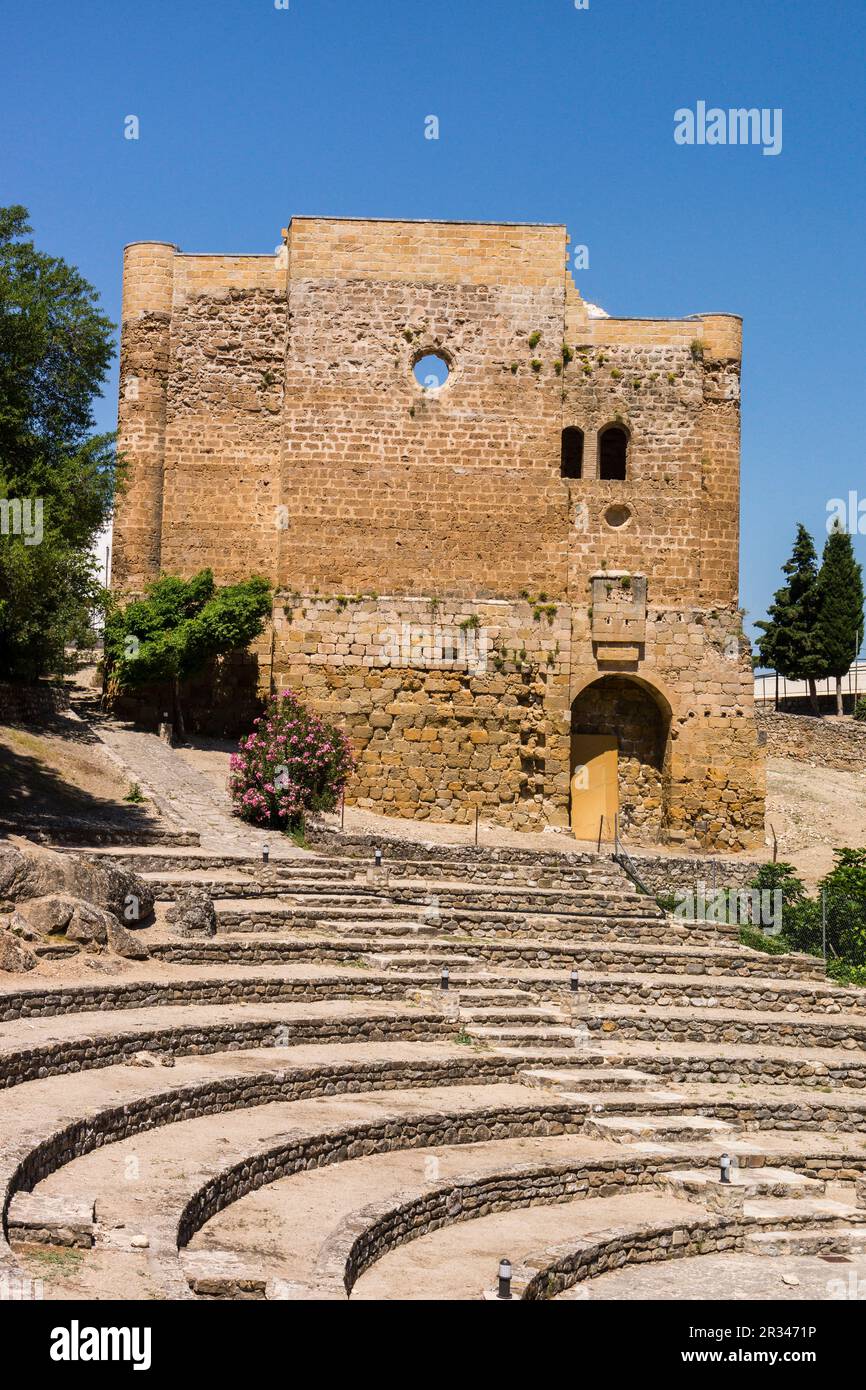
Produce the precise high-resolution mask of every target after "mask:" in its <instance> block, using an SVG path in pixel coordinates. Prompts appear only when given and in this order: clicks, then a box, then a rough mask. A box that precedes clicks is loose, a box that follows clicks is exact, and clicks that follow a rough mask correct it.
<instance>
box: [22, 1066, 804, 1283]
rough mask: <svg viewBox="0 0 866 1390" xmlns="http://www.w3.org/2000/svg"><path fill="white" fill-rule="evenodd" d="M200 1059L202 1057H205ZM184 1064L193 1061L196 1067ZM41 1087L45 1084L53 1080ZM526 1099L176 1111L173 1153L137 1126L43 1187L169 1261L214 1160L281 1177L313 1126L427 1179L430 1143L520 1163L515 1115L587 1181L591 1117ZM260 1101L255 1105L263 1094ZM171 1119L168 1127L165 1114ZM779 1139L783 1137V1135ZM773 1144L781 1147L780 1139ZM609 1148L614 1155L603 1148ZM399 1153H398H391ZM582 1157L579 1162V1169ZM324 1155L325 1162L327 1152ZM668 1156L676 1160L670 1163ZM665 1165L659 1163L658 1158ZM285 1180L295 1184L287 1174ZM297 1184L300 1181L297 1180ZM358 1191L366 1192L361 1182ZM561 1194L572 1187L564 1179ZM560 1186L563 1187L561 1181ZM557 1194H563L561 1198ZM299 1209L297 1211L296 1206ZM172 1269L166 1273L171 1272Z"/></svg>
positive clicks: (344, 1152) (473, 1096) (525, 1157)
mask: <svg viewBox="0 0 866 1390" xmlns="http://www.w3.org/2000/svg"><path fill="white" fill-rule="evenodd" d="M197 1060H199V1062H201V1060H203V1059H197ZM184 1065H185V1066H189V1063H186V1064H184ZM39 1084H40V1085H43V1086H44V1083H39ZM524 1097H526V1092H525V1090H524V1091H523V1092H522V1094H521V1090H520V1088H519V1087H516V1086H513V1085H512V1086H501V1085H493V1086H486V1087H484V1088H482V1089H481V1090H480V1091H479V1090H478V1089H477V1088H476V1089H473V1088H471V1087H469V1088H467V1087H462V1088H461V1087H460V1086H459V1085H457V1086H451V1087H449V1088H448V1089H447V1090H441V1091H438V1092H437V1090H436V1088H435V1087H434V1088H432V1089H431V1090H429V1091H426V1092H424V1093H422V1094H420V1095H418V1096H417V1097H416V1096H415V1095H414V1094H413V1093H412V1092H408V1091H407V1092H400V1091H399V1090H398V1091H391V1092H388V1093H387V1094H382V1095H381V1096H377V1095H376V1094H375V1093H370V1092H367V1093H366V1094H365V1095H363V1096H357V1097H332V1098H330V1099H328V1100H311V1101H303V1100H297V1101H294V1102H292V1103H291V1104H289V1105H285V1104H284V1103H280V1102H279V1101H276V1102H274V1101H271V1103H270V1104H266V1105H264V1106H259V1107H257V1108H256V1109H254V1110H253V1111H252V1112H250V1111H248V1110H247V1111H245V1112H244V1113H243V1114H240V1113H235V1114H232V1113H226V1111H225V1110H223V1111H222V1112H220V1113H217V1114H215V1115H205V1116H202V1117H200V1118H190V1119H185V1118H183V1116H184V1114H189V1113H190V1112H189V1109H184V1108H182V1107H181V1108H179V1109H178V1111H177V1112H176V1114H177V1116H178V1119H177V1123H176V1124H174V1125H173V1126H172V1130H171V1136H170V1143H171V1148H170V1152H169V1151H167V1149H166V1136H165V1132H164V1130H160V1129H157V1130H155V1131H150V1130H147V1131H141V1130H140V1129H139V1130H134V1131H133V1134H132V1136H131V1137H130V1138H128V1139H126V1138H123V1137H122V1136H121V1137H119V1138H118V1139H117V1142H116V1143H115V1144H109V1145H103V1146H99V1147H97V1149H96V1150H92V1151H91V1152H89V1153H88V1154H86V1155H85V1156H82V1157H81V1158H80V1159H73V1161H72V1162H70V1163H67V1164H65V1165H64V1167H63V1168H62V1169H61V1170H58V1171H57V1172H55V1173H53V1174H52V1175H51V1176H49V1177H48V1178H46V1180H45V1181H44V1182H42V1183H41V1184H40V1185H39V1188H38V1189H37V1192H38V1195H47V1196H51V1195H56V1194H57V1193H58V1192H60V1191H62V1192H63V1193H64V1194H66V1195H68V1194H70V1193H71V1194H72V1195H73V1196H74V1197H75V1198H76V1199H78V1200H90V1199H91V1198H92V1200H94V1201H95V1202H96V1209H97V1224H98V1227H99V1229H100V1231H101V1232H102V1233H103V1237H105V1235H106V1233H109V1234H110V1233H111V1232H115V1233H116V1232H120V1233H121V1235H120V1238H119V1239H120V1242H121V1245H122V1244H123V1242H124V1241H125V1243H126V1246H125V1248H126V1249H127V1250H128V1249H129V1241H130V1239H135V1238H139V1237H146V1238H147V1240H148V1242H149V1248H150V1250H151V1251H152V1252H153V1253H154V1255H155V1256H156V1257H157V1259H158V1260H159V1259H162V1260H163V1261H165V1260H167V1259H168V1257H169V1256H170V1255H171V1250H172V1232H173V1231H174V1229H175V1227H176V1223H177V1221H178V1220H179V1219H180V1216H181V1213H182V1212H183V1210H184V1209H185V1208H187V1207H188V1205H189V1203H190V1202H191V1201H192V1199H193V1195H194V1193H195V1191H196V1190H197V1189H198V1187H199V1186H200V1185H201V1184H202V1183H205V1184H207V1183H209V1182H210V1181H211V1179H212V1178H213V1175H214V1172H215V1161H216V1168H217V1169H218V1170H219V1171H221V1172H224V1173H227V1174H229V1175H230V1174H231V1173H232V1171H233V1168H232V1165H233V1164H234V1163H236V1162H238V1161H240V1162H241V1164H242V1166H243V1168H244V1171H246V1165H247V1163H248V1160H249V1155H250V1154H256V1153H258V1154H261V1155H262V1162H264V1163H266V1165H267V1171H268V1173H269V1177H271V1178H272V1177H273V1176H278V1174H273V1173H271V1171H270V1162H269V1160H268V1154H270V1153H271V1152H272V1146H273V1142H274V1141H275V1140H278V1141H279V1143H280V1144H281V1145H283V1146H284V1145H285V1142H286V1130H287V1128H288V1130H289V1136H290V1142H291V1143H293V1142H296V1141H298V1136H299V1135H303V1133H304V1132H305V1131H306V1132H307V1133H308V1134H309V1135H310V1142H311V1143H313V1144H314V1145H317V1144H318V1143H319V1140H318V1139H317V1137H316V1136H317V1135H319V1134H322V1135H326V1134H332V1135H333V1142H334V1143H335V1144H336V1145H337V1148H336V1150H335V1153H336V1154H337V1155H339V1157H341V1158H342V1159H344V1160H348V1161H351V1162H354V1159H355V1156H356V1154H357V1155H358V1156H361V1155H363V1154H364V1153H365V1152H368V1151H369V1150H368V1148H367V1145H368V1142H369V1140H368V1138H367V1136H368V1135H369V1136H370V1138H371V1139H372V1137H373V1135H374V1134H378V1135H380V1136H381V1141H380V1140H375V1141H374V1142H377V1143H378V1142H384V1143H385V1147H386V1149H391V1148H392V1147H394V1146H395V1145H396V1147H398V1148H400V1149H404V1148H406V1146H407V1145H408V1147H410V1148H416V1149H417V1147H419V1146H420V1147H421V1148H422V1150H423V1154H422V1156H421V1157H419V1158H416V1160H415V1162H416V1164H417V1170H418V1172H419V1176H420V1173H421V1171H422V1170H423V1168H424V1166H425V1162H426V1157H427V1156H429V1154H430V1152H431V1146H433V1147H436V1146H437V1144H438V1143H439V1142H444V1143H445V1144H446V1145H447V1144H449V1143H450V1144H454V1143H458V1144H461V1145H465V1144H470V1145H473V1155H472V1158H473V1164H472V1169H471V1170H470V1171H471V1172H472V1173H475V1172H476V1169H477V1162H478V1155H479V1152H480V1150H479V1149H478V1148H475V1147H474V1146H475V1145H478V1144H486V1145H487V1146H488V1152H489V1153H490V1157H491V1160H492V1162H491V1164H490V1165H489V1166H490V1167H492V1168H494V1169H495V1170H496V1171H499V1170H500V1169H501V1167H502V1164H503V1162H505V1161H506V1160H507V1159H511V1161H512V1162H513V1158H514V1156H515V1151H514V1146H513V1144H512V1148H511V1149H510V1150H507V1149H506V1148H505V1147H504V1145H505V1143H506V1142H510V1141H508V1134H509V1132H511V1131H509V1130H502V1137H501V1140H497V1139H496V1138H495V1132H496V1130H497V1128H500V1127H501V1126H502V1125H503V1124H504V1123H505V1121H506V1120H509V1117H510V1120H509V1123H510V1124H511V1125H512V1129H513V1125H514V1124H516V1125H517V1130H516V1134H517V1135H519V1134H520V1133H525V1134H526V1135H527V1136H531V1135H533V1134H538V1135H541V1136H543V1135H547V1134H549V1133H550V1132H551V1126H556V1125H557V1124H558V1125H559V1127H560V1128H563V1127H570V1128H571V1129H572V1131H573V1133H572V1134H571V1135H570V1136H569V1138H568V1140H567V1141H565V1140H563V1141H557V1140H555V1139H552V1138H551V1139H548V1140H547V1141H546V1146H547V1152H546V1153H545V1155H544V1158H545V1161H546V1163H548V1164H549V1162H550V1160H551V1158H552V1157H553V1156H554V1153H553V1151H552V1150H551V1147H550V1146H551V1145H556V1144H557V1143H558V1144H559V1150H560V1152H561V1153H563V1155H564V1156H566V1157H567V1159H568V1161H569V1165H570V1170H571V1171H572V1181H573V1182H576V1183H577V1184H578V1186H579V1185H580V1184H581V1183H583V1182H584V1179H583V1178H582V1177H581V1166H580V1162H579V1159H580V1154H581V1152H582V1153H583V1154H584V1155H585V1156H586V1158H590V1157H595V1156H597V1155H598V1153H599V1150H598V1149H597V1147H596V1142H597V1141H594V1140H589V1139H580V1138H579V1137H575V1135H579V1131H580V1129H581V1126H582V1125H583V1122H584V1117H583V1115H582V1114H581V1113H580V1112H579V1111H578V1112H576V1111H575V1109H574V1107H573V1106H568V1105H566V1106H561V1107H553V1108H551V1106H550V1104H548V1105H547V1106H546V1107H545V1106H543V1105H542V1106H541V1107H540V1108H532V1107H527V1106H526V1103H525V1099H524ZM262 1099H265V1098H264V1097H262ZM251 1103H252V1104H254V1105H255V1100H252V1102H251ZM569 1117H571V1119H570V1124H569ZM359 1119H360V1120H361V1122H362V1124H361V1128H360V1129H358V1124H357V1122H358V1120H359ZM347 1122H350V1123H351V1124H353V1125H354V1130H353V1132H355V1133H357V1134H358V1136H359V1139H358V1143H357V1146H356V1148H354V1149H353V1146H352V1144H351V1143H349V1144H348V1145H347V1142H346V1139H345V1133H346V1131H345V1130H344V1128H343V1126H344V1125H345V1124H346V1123H347ZM91 1123H93V1121H91ZM162 1123H165V1116H164V1115H163V1118H162ZM407 1124H408V1125H409V1129H408V1130H407V1132H406V1135H405V1138H403V1139H400V1137H399V1136H398V1134H397V1131H396V1129H395V1126H397V1127H399V1126H401V1125H407ZM418 1124H421V1125H422V1126H424V1127H423V1128H422V1129H421V1130H420V1131H419V1132H418V1133H416V1132H415V1128H413V1127H414V1126H417V1125H418ZM367 1125H372V1126H373V1128H372V1130H370V1129H368V1128H366V1127H365V1126H367ZM323 1126H324V1128H323ZM430 1126H432V1128H431V1127H430ZM253 1133H254V1134H255V1136H256V1138H255V1140H251V1134H253ZM419 1138H420V1140H421V1143H420V1145H419V1143H418V1141H419ZM771 1138H774V1139H775V1136H771ZM778 1140H779V1142H780V1143H782V1144H784V1145H785V1146H792V1145H795V1144H796V1143H797V1142H800V1143H803V1142H804V1141H803V1140H802V1139H800V1140H799V1141H798V1136H796V1135H794V1136H791V1135H784V1136H778ZM805 1143H806V1145H807V1147H808V1149H809V1151H812V1150H814V1149H816V1148H817V1149H818V1150H821V1149H822V1148H823V1147H825V1146H824V1144H823V1143H822V1141H821V1140H820V1139H817V1138H815V1137H813V1136H809V1137H808V1139H807V1140H806V1141H805ZM533 1144H534V1141H533V1140H532V1139H531V1138H530V1139H525V1140H519V1142H518V1147H517V1155H519V1158H520V1160H521V1163H522V1165H523V1167H522V1168H521V1170H520V1172H519V1173H516V1174H515V1175H514V1177H513V1179H512V1180H511V1185H512V1188H513V1189H514V1191H515V1192H516V1193H517V1194H518V1200H521V1198H520V1192H521V1188H522V1185H523V1184H525V1183H526V1172H527V1168H526V1165H527V1164H528V1163H529V1161H530V1159H533V1158H536V1159H537V1157H538V1155H537V1154H533V1152H531V1150H532V1146H533ZM770 1148H771V1149H772V1144H771V1145H770ZM717 1150H718V1146H717V1145H713V1146H711V1148H710V1149H709V1151H706V1150H705V1151H704V1158H703V1161H704V1162H710V1161H714V1159H715V1158H716V1155H717ZM316 1151H318V1150H316ZM463 1152H464V1153H465V1152H466V1150H465V1149H464V1150H463ZM601 1152H602V1154H603V1153H605V1152H607V1150H606V1149H605V1147H604V1145H602V1150H601ZM620 1154H622V1149H621V1147H620ZM68 1156H69V1155H68V1154H67V1157H68ZM133 1157H134V1159H135V1163H136V1172H137V1174H138V1178H137V1181H136V1183H135V1184H133V1185H132V1188H130V1185H129V1184H124V1183H120V1184H118V1183H117V1182H112V1180H111V1177H112V1174H113V1173H117V1172H120V1171H125V1170H126V1169H127V1168H128V1165H129V1162H130V1160H131V1159H132V1158H133ZM391 1157H392V1155H391V1154H390V1153H389V1154H388V1155H387V1158H388V1159H390V1158H391ZM575 1160H578V1163H577V1167H576V1168H575V1167H574V1163H575ZM321 1161H323V1160H322V1159H321V1158H320V1162H321ZM437 1161H438V1150H437ZM622 1161H624V1160H623V1159H622V1158H618V1159H611V1160H609V1163H610V1164H611V1166H610V1170H609V1171H610V1173H611V1175H613V1174H615V1173H616V1172H617V1169H618V1166H619V1165H620V1164H621V1162H622ZM666 1161H667V1163H668V1165H669V1163H670V1160H669V1159H668V1160H666ZM298 1162H299V1163H300V1164H301V1172H300V1180H301V1181H303V1180H304V1169H308V1168H309V1167H310V1164H309V1160H308V1158H307V1157H305V1151H303V1152H301V1151H299V1153H298ZM656 1163H657V1166H658V1161H656ZM663 1172H664V1168H663V1167H662V1168H660V1169H659V1173H660V1176H661V1174H662V1173H663ZM283 1181H285V1182H287V1183H288V1182H289V1180H288V1179H286V1180H283ZM291 1181H292V1182H294V1181H295V1177H293V1178H292V1179H291ZM346 1181H347V1183H348V1184H349V1187H348V1188H347V1190H351V1178H350V1177H348V1175H347V1178H346ZM544 1181H545V1182H546V1183H549V1181H550V1179H549V1178H547V1177H545V1179H544ZM601 1181H604V1179H603V1178H602V1179H601ZM428 1182H429V1179H428ZM426 1186H427V1183H425V1187H426ZM354 1190H355V1191H358V1190H359V1189H358V1187H357V1185H356V1186H355V1188H354ZM360 1190H361V1191H363V1193H364V1196H365V1200H369V1192H368V1190H367V1184H366V1183H362V1186H361V1189H360ZM545 1190H546V1189H545ZM559 1190H560V1191H562V1192H565V1191H566V1189H564V1188H562V1187H561V1184H560V1185H559ZM553 1191H554V1192H556V1191H557V1187H556V1186H554V1188H553ZM547 1200H549V1197H548V1198H547ZM554 1200H558V1198H556V1197H554ZM131 1202H132V1204H133V1206H132V1207H130V1203H131ZM297 1210H298V1208H297V1207H296V1208H295V1211H297ZM305 1210H307V1209H306V1208H305ZM308 1216H309V1212H308V1210H307V1216H306V1217H305V1222H304V1223H303V1224H304V1226H305V1227H307V1226H308ZM296 1224H297V1223H296ZM115 1239H117V1237H115ZM97 1244H98V1245H100V1246H102V1245H104V1244H105V1239H104V1238H103V1239H100V1240H98V1241H97ZM169 1264H170V1260H169ZM165 1273H166V1271H165V1270H164V1271H163V1274H164V1275H165ZM174 1296H177V1295H176V1294H175V1295H174Z"/></svg>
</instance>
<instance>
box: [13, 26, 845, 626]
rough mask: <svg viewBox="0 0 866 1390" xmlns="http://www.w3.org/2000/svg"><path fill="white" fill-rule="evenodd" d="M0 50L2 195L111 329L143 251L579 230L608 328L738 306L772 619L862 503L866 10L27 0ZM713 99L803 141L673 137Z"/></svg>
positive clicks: (109, 418)
mask: <svg viewBox="0 0 866 1390" xmlns="http://www.w3.org/2000/svg"><path fill="white" fill-rule="evenodd" d="M2 33H3V49H4V55H3V70H4V80H3V83H2V85H0V132H2V135H0V200H2V201H3V202H5V203H9V202H20V203H24V204H25V205H26V206H27V207H28V208H29V209H30V213H31V217H32V221H33V224H34V228H35V232H36V238H37V242H38V244H39V245H40V246H41V247H42V248H44V249H46V250H49V251H52V252H54V253H56V254H58V255H62V256H64V257H65V258H67V259H69V260H71V261H72V262H74V263H75V264H77V265H78V266H79V267H80V268H81V270H82V272H83V273H84V274H85V275H86V276H87V277H88V279H90V280H91V281H92V282H93V284H94V285H95V286H96V287H97V289H98V290H99V293H100V295H101V296H102V299H103V302H104V305H105V307H106V310H107V312H108V313H109V314H110V315H111V316H112V318H113V319H114V320H115V321H116V320H117V318H118V315H119V308H120V273H121V251H122V247H123V245H124V243H125V242H127V241H134V240H140V239H147V238H157V239H163V240H168V241H175V242H177V243H178V244H179V245H180V246H181V247H182V248H183V249H184V250H186V251H238V252H262V251H271V250H272V249H273V248H274V247H275V245H276V243H277V241H278V239H279V230H280V227H282V226H285V225H286V222H287V220H288V219H289V218H290V217H291V216H292V214H293V213H304V214H312V215H315V214H321V215H340V216H379V217H429V218H467V219H473V218H477V219H481V220H490V221H499V220H503V221H535V222H565V223H566V224H567V225H568V227H569V229H570V231H571V234H572V237H573V240H574V241H575V242H576V243H584V244H586V245H587V246H588V247H589V252H590V265H589V268H588V269H587V270H582V271H580V272H578V273H577V274H576V277H575V278H576V279H577V282H578V285H579V287H580V289H581V292H582V293H583V294H584V296H585V297H586V298H588V299H590V300H593V301H595V302H596V303H598V304H601V305H602V306H603V307H604V308H605V309H607V311H608V312H609V313H612V314H623V315H650V316H651V315H662V316H663V315H681V314H682V315H685V314H690V313H696V312H700V311H705V310H727V311H730V312H735V313H740V314H742V315H743V316H744V319H745V323H746V337H745V364H744V397H743V557H742V602H743V603H744V605H745V607H746V608H747V609H748V610H749V614H750V620H751V619H754V618H756V617H760V616H762V614H763V613H764V611H765V609H766V605H767V602H768V600H769V598H770V596H771V594H772V591H773V589H774V588H775V587H777V585H778V583H779V582H780V580H779V566H780V565H781V563H782V562H783V561H784V560H785V559H786V558H787V555H788V553H789V551H790V547H791V542H792V540H793V534H794V528H795V524H796V522H797V521H798V520H802V521H803V522H805V524H806V525H807V526H808V527H809V529H810V530H811V531H812V533H813V535H815V537H816V540H817V542H818V544H819V545H821V544H823V539H824V535H825V519H826V514H827V513H826V506H827V502H828V500H829V499H830V498H832V497H845V496H847V494H848V493H849V491H850V490H855V491H856V492H857V494H858V496H859V498H861V499H866V468H864V454H863V444H862V440H861V435H860V428H861V417H862V414H863V404H864V402H863V380H864V372H863V361H862V358H863V353H864V341H866V339H864V332H863V327H862V320H863V310H864V284H866V274H864V268H863V258H864V235H863V231H864V225H866V222H864V212H866V207H864V204H866V196H864V187H866V185H864V152H866V109H864V108H866V102H864V95H866V76H864V50H866V45H864V39H866V5H864V4H863V2H862V0H716V3H715V4H713V5H699V4H696V3H695V0H589V8H588V9H585V10H578V9H577V8H576V7H575V3H574V0H435V3H430V4H423V3H413V0H289V7H288V8H287V9H277V8H276V7H275V4H274V0H138V3H136V4H123V3H118V0H86V3H85V4H83V5H81V4H78V5H74V4H70V3H69V0H40V3H38V4H27V3H23V0H18V3H17V4H14V5H13V4H12V3H11V0H6V3H5V5H4V7H3V15H2ZM699 100H704V101H706V102H707V103H708V104H709V105H710V106H720V107H724V108H728V107H740V106H747V107H752V106H757V107H761V108H763V107H769V108H777V107H780V108H782V110H783V113H784V115H783V132H784V139H783V149H782V153H781V154H780V155H778V156H777V157H767V156H764V155H763V154H762V152H761V150H760V148H757V147H740V146H728V147H710V146H703V147H699V146H694V147H682V146H678V145H676V144H675V143H674V139H673V130H674V111H675V110H676V109H677V108H680V107H694V106H695V105H696V103H697V102H698V101H699ZM131 114H133V115H137V116H138V117H139V120H140V139H139V140H138V141H130V140H126V139H124V135H123V130H124V119H125V117H126V116H128V115H131ZM431 114H432V115H436V116H438V118H439V121H440V138H439V140H438V141H432V140H426V139H425V138H424V122H425V117H427V116H428V115H431ZM114 390H115V382H114V380H112V383H111V386H110V388H109V390H108V391H107V393H106V399H105V401H104V403H103V405H102V407H101V408H100V412H99V415H100V419H99V423H100V426H101V427H102V428H106V429H110V428H113V425H114V418H115V402H114ZM864 510H866V509H864ZM863 524H864V526H866V518H864V523H863ZM855 546H856V550H857V554H858V558H860V560H861V561H862V562H863V563H864V565H866V535H864V536H857V537H856V540H855Z"/></svg>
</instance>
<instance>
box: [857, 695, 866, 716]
mask: <svg viewBox="0 0 866 1390" xmlns="http://www.w3.org/2000/svg"><path fill="white" fill-rule="evenodd" d="M854 718H855V719H866V695H861V696H860V699H859V700H858V701H857V703H856V705H855V706H854Z"/></svg>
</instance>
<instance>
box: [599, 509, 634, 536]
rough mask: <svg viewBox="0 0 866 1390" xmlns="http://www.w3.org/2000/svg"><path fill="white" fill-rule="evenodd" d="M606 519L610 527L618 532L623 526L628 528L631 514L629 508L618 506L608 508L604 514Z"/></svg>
mask: <svg viewBox="0 0 866 1390" xmlns="http://www.w3.org/2000/svg"><path fill="white" fill-rule="evenodd" d="M604 519H605V521H606V522H607V524H608V526H611V527H613V529H614V530H615V531H618V530H619V528H620V527H621V526H626V525H627V524H628V522H630V521H631V512H630V511H629V509H628V507H623V506H622V505H620V504H617V505H615V506H613V507H608V509H607V511H606V512H605V514H604Z"/></svg>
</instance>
